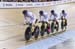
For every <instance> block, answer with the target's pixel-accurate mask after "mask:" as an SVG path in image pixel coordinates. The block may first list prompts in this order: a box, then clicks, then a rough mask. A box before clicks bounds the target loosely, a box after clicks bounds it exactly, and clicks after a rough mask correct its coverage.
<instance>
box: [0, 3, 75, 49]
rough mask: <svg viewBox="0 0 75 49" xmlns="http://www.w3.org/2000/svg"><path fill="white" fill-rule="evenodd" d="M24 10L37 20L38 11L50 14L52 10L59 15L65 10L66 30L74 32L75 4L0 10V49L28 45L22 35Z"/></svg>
mask: <svg viewBox="0 0 75 49" xmlns="http://www.w3.org/2000/svg"><path fill="white" fill-rule="evenodd" d="M25 9H27V10H29V11H32V12H33V13H35V15H36V17H37V18H39V17H38V16H39V14H38V12H39V10H44V11H47V12H48V13H49V14H50V10H51V9H54V10H55V11H56V12H58V14H59V13H60V12H61V10H62V9H65V10H66V12H67V13H68V15H67V18H68V29H67V30H75V22H74V21H75V3H69V4H62V5H55V6H50V7H39V8H36V7H35V8H19V9H0V49H2V48H7V49H17V48H19V47H22V46H26V45H28V44H26V43H25V41H24V35H23V34H24V31H25V28H26V27H27V26H24V25H23V20H24V17H23V15H22V11H23V10H25Z"/></svg>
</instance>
